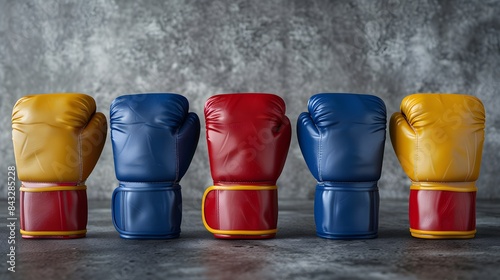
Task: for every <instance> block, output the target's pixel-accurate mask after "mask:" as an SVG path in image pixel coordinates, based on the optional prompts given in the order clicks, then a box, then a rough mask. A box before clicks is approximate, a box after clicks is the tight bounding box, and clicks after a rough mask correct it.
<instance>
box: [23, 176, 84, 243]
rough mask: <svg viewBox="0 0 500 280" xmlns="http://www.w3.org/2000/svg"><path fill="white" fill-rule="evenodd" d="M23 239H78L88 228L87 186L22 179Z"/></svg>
mask: <svg viewBox="0 0 500 280" xmlns="http://www.w3.org/2000/svg"><path fill="white" fill-rule="evenodd" d="M19 190H20V223H21V226H20V228H21V229H20V232H21V235H22V237H23V238H81V237H85V235H86V233H87V230H86V227H87V211H88V206H87V191H86V190H87V186H85V185H84V184H81V185H80V184H77V183H71V182H60V183H45V182H43V183H39V182H22V186H21V188H20V189H19Z"/></svg>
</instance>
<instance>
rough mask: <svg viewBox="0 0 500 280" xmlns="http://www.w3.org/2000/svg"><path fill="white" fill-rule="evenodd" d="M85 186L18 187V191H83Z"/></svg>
mask: <svg viewBox="0 0 500 280" xmlns="http://www.w3.org/2000/svg"><path fill="white" fill-rule="evenodd" d="M84 190H87V186H85V185H83V186H55V187H40V188H27V187H20V188H19V191H22V192H55V191H84Z"/></svg>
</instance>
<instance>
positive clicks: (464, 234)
mask: <svg viewBox="0 0 500 280" xmlns="http://www.w3.org/2000/svg"><path fill="white" fill-rule="evenodd" d="M410 232H411V235H412V236H413V237H417V238H425V239H452V238H453V239H458V238H462V239H467V238H474V235H475V234H476V230H469V231H433V230H419V229H412V228H410Z"/></svg>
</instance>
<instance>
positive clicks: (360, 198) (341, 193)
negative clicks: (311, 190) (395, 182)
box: [297, 93, 387, 239]
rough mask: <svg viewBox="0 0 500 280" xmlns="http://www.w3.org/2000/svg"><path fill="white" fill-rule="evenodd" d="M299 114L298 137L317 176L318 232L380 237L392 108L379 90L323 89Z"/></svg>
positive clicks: (345, 236)
mask: <svg viewBox="0 0 500 280" xmlns="http://www.w3.org/2000/svg"><path fill="white" fill-rule="evenodd" d="M308 111H309V112H304V113H302V114H300V115H299V118H298V120H297V137H298V141H299V146H300V149H301V151H302V155H303V156H304V159H305V161H306V163H307V166H308V167H309V170H310V171H311V173H312V175H313V176H314V178H315V179H316V181H317V185H316V193H315V199H314V219H315V223H316V233H317V235H318V236H320V237H323V238H329V239H361V238H375V237H377V232H378V209H379V193H378V186H377V182H378V180H379V179H380V174H381V170H382V160H383V154H384V143H385V135H386V118H387V117H386V116H387V115H386V109H385V104H384V102H383V101H382V100H381V99H380V98H378V97H376V96H373V95H365V94H349V93H321V94H317V95H314V96H312V97H311V98H310V99H309V102H308Z"/></svg>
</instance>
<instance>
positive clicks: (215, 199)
mask: <svg viewBox="0 0 500 280" xmlns="http://www.w3.org/2000/svg"><path fill="white" fill-rule="evenodd" d="M201 209H202V210H201V211H202V219H203V224H204V225H205V228H206V229H207V230H208V231H209V232H211V233H213V234H214V236H215V237H216V238H222V239H265V238H273V237H274V236H275V235H276V232H277V223H278V189H277V187H276V186H247V185H239V186H211V187H209V188H207V189H206V190H205V193H204V194H203V199H202V205H201Z"/></svg>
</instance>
